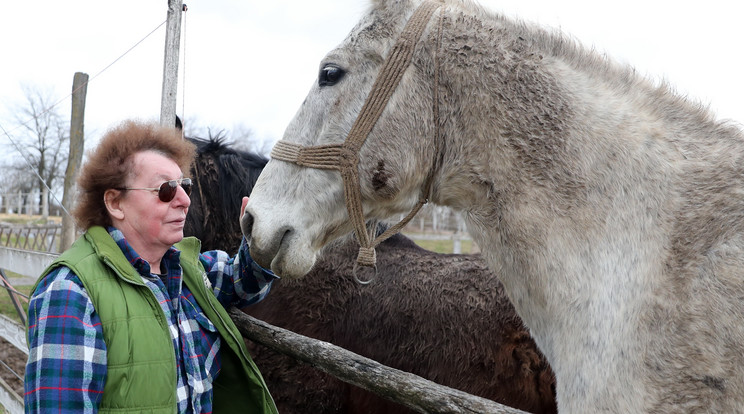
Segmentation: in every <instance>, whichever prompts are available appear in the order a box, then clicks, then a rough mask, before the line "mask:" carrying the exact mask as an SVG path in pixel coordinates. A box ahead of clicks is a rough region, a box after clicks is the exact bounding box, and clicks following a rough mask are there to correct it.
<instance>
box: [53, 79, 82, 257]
mask: <svg viewBox="0 0 744 414" xmlns="http://www.w3.org/2000/svg"><path fill="white" fill-rule="evenodd" d="M87 94H88V74H87V73H82V72H75V76H74V77H73V79H72V116H71V117H70V155H69V156H68V158H67V170H65V188H64V192H63V193H62V207H64V209H65V211H67V212H69V211H70V210H72V200H74V199H75V197H74V192H75V191H76V189H75V178H76V177H77V173H78V170H79V169H80V164H81V163H82V161H83V149H84V142H85V135H84V125H85V122H84V120H85V98H86V95H87ZM75 235H76V234H75V222H74V220H73V219H72V217H70V215H69V214H66V213H63V214H62V241H61V245H60V249H59V251H60V252H63V251H65V250H67V249H68V248H69V247H70V246H72V243H73V242H74V241H75Z"/></svg>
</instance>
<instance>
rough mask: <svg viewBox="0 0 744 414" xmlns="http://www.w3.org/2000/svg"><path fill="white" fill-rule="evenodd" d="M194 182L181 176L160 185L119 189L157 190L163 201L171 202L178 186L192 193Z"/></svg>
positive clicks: (188, 194)
mask: <svg viewBox="0 0 744 414" xmlns="http://www.w3.org/2000/svg"><path fill="white" fill-rule="evenodd" d="M193 185H194V182H193V181H192V180H191V178H179V179H177V180H167V181H164V182H163V183H162V184H160V186H159V187H144V188H143V187H140V188H134V187H120V188H117V190H146V191H157V194H158V199H159V200H160V201H162V202H163V203H170V202H171V201H173V199H174V198H175V197H176V193H177V192H178V187H179V186H180V187H181V188H183V191H184V192H185V193H186V195H187V196H190V195H191V187H192V186H193Z"/></svg>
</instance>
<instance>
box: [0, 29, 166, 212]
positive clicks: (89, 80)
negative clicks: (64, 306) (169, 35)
mask: <svg viewBox="0 0 744 414" xmlns="http://www.w3.org/2000/svg"><path fill="white" fill-rule="evenodd" d="M166 21H167V20H163V22H162V23H160V24H159V25H158V26H157V27H155V28H154V29H153V30H152V31H150V33H148V34H147V35H145V37H143V38H142V39H140V40H139V41H138V42H137V43H135V44H134V45H133V46H132V47H130V48H129V49H127V50H126V51H125V52H124V53H122V54H121V55H120V56H119V57H117V58H116V59H114V60H113V61H112V62H111V63H109V64H108V65H106V67H104V68H103V69H101V70H100V71H99V72H98V73H96V74H95V75H94V76H93V77H91V78H90V79H88V81H87V82H85V83H83V84H82V85H81V86H79V87H78V88H77V89H75V90H74V91H72V92H71V93H69V94H68V95H66V96H65V97H64V98H62V99H60V100H58V101H57V102H56V103H54V104H52V105H50V106H49V107H48V108H46V109H44V110H42V111H41V113H39V114H37V115H35V116H34V117H32V118H31V119H28V120H27V121H25V122H21V123H20V124H19V125H17V126H16V127H15V128H13V129H11V130H10V131H7V130H6V129H5V127H4V126H3V125H2V122H0V130H2V132H3V134H4V135H5V136H6V137H8V140H10V143H11V144H12V145H13V147H14V148H15V149H16V151H18V153H19V154H21V157H22V158H23V160H24V161H25V162H26V164H27V165H28V167H29V169H30V170H31V171H33V172H34V175H36V177H37V178H38V179H39V180H40V181H41V182H42V183H43V184H44V187H46V189H47V190H48V191H49V194H50V195H51V196H52V198H53V199H54V201H56V202H57V203H58V204H59V205H60V207H62V210H63V211H64V212H65V214H67V215H68V216H69V215H70V213H69V212H68V211H67V209H66V208H65V207H64V206H63V205H62V202H61V201H60V200H59V199H58V198H57V196H55V195H54V193H53V192H52V189H51V188H49V185H47V182H46V180H44V179H43V178H42V177H41V176H40V175H39V173H38V172H37V171H36V170H35V168H34V165H33V164H32V163H31V161H29V159H28V158H29V157H27V156H26V154H25V153H24V152H23V149H22V148H21V146H20V145H19V144H18V143H17V142H16V140H14V139H13V137H12V136H11V135H10V134H11V133H12V132H15V131H16V130H17V129H19V128H21V127H24V126H28V124H29V123H30V122H32V121H34V120H36V119H38V118H39V117H41V116H43V115H45V114H46V113H48V112H50V111H51V110H53V109H54V108H56V107H57V106H59V105H60V104H62V102H65V101H66V100H67V99H68V98H70V97H71V96H72V95H73V94H74V93H76V92H77V91H78V90H80V89H81V88H83V87H85V86H86V85H88V84H89V83H90V82H91V81H92V80H93V79H95V78H97V77H98V76H100V75H101V74H103V73H104V72H106V71H107V70H108V69H109V68H111V67H112V66H113V65H114V64H116V63H117V62H118V61H119V60H121V59H122V58H123V57H124V56H126V55H127V54H129V53H130V52H131V51H132V50H134V49H135V48H136V47H137V46H139V45H140V44H141V43H142V42H144V41H145V40H146V39H147V38H149V37H150V36H151V35H152V34H153V33H155V32H156V31H157V30H158V29H160V28H161V27H162V26H163V25H164V24H165V22H166Z"/></svg>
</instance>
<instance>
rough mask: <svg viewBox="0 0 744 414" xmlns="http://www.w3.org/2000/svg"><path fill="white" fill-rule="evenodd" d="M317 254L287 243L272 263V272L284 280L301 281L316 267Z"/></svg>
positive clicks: (303, 247)
mask: <svg viewBox="0 0 744 414" xmlns="http://www.w3.org/2000/svg"><path fill="white" fill-rule="evenodd" d="M316 258H317V252H313V251H312V250H311V249H309V248H307V247H306V246H293V243H287V245H286V246H282V249H281V250H279V253H278V254H277V255H276V256H275V257H274V260H272V261H271V271H272V272H274V274H276V275H278V276H279V277H281V278H283V279H300V278H302V277H304V276H305V275H306V274H308V273H309V272H310V270H311V269H312V268H313V266H314V265H315V261H316Z"/></svg>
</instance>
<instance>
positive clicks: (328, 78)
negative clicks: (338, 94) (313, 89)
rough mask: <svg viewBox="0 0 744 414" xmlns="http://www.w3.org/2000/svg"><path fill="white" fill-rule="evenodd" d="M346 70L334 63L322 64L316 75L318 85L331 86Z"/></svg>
mask: <svg viewBox="0 0 744 414" xmlns="http://www.w3.org/2000/svg"><path fill="white" fill-rule="evenodd" d="M344 74H346V72H345V71H344V70H343V69H341V68H339V67H338V66H334V65H326V66H323V69H321V70H320V75H318V86H331V85H335V84H336V83H337V82H338V81H340V80H341V78H343V77H344Z"/></svg>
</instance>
